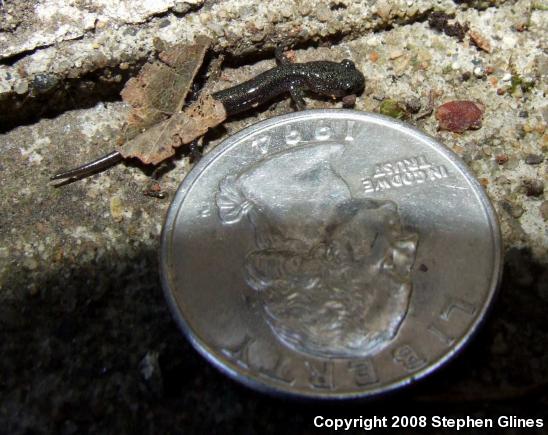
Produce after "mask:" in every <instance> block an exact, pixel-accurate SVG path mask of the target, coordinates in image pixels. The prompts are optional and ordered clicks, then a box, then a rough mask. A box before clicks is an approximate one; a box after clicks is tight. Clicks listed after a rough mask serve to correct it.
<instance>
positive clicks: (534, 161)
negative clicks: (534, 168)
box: [525, 154, 544, 165]
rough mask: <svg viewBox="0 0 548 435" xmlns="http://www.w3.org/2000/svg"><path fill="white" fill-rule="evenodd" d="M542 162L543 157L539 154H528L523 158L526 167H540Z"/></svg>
mask: <svg viewBox="0 0 548 435" xmlns="http://www.w3.org/2000/svg"><path fill="white" fill-rule="evenodd" d="M543 161H544V156H542V155H540V154H528V155H527V157H525V163H527V164H528V165H540V164H541V163H542V162H543Z"/></svg>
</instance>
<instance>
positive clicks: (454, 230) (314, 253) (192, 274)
mask: <svg viewBox="0 0 548 435" xmlns="http://www.w3.org/2000/svg"><path fill="white" fill-rule="evenodd" d="M501 258H502V251H501V239H500V233H499V227H498V222H497V218H496V215H495V213H494V211H493V208H492V206H491V204H490V202H489V200H488V198H487V196H486V195H485V193H484V192H483V190H482V188H481V186H480V185H479V183H478V182H477V181H476V180H475V178H474V176H473V175H472V174H471V173H470V171H469V170H468V169H467V168H466V166H465V165H464V164H463V163H462V162H461V160H460V159H459V158H458V157H457V156H456V155H455V154H453V153H452V152H451V151H450V150H448V149H447V148H445V147H444V146H443V145H441V144H440V143H438V142H436V141H435V140H434V139H432V138H431V137H429V136H427V135H425V134H424V133H422V132H420V131H418V130H416V129H414V128H412V127H410V126H408V125H406V124H404V123H401V122H397V121H394V120H392V119H389V118H386V117H382V116H379V115H373V114H369V113H364V112H359V111H353V110H336V109H334V110H306V111H302V112H295V113H291V114H288V115H284V116H278V117H275V118H271V119H268V120H266V121H263V122H260V123H258V124H256V125H253V126H251V127H248V128H246V129H244V130H242V131H241V132H239V133H238V134H236V135H234V136H232V137H230V138H228V139H226V140H225V141H224V142H223V143H222V144H220V145H219V146H218V147H217V148H215V149H214V150H213V151H212V152H211V153H209V154H208V155H207V156H205V157H204V158H203V159H202V160H201V161H200V162H199V163H198V164H197V165H196V166H195V167H194V168H193V170H192V171H191V172H190V173H189V175H188V176H187V177H186V178H185V180H184V181H183V183H182V184H181V186H180V187H179V190H178V191H177V194H176V195H175V197H174V199H173V202H172V204H171V206H170V209H169V211H168V215H167V218H166V221H165V224H164V229H163V233H162V246H161V271H162V280H163V286H164V290H165V294H166V297H167V300H168V303H169V305H170V307H171V310H172V313H173V315H174V317H175V319H176V321H177V322H178V324H179V326H180V328H181V329H182V331H183V332H184V333H185V334H186V335H187V337H188V339H189V340H190V341H191V342H192V343H193V345H194V346H195V347H196V349H197V350H198V351H199V352H200V353H201V354H203V355H204V356H205V358H207V359H208V360H209V361H210V362H212V363H213V364H214V365H215V366H217V367H218V368H219V369H220V370H222V371H223V372H225V373H226V374H228V375H229V376H231V377H232V378H234V379H236V380H238V381H241V382H243V383H245V384H247V385H249V386H251V387H254V388H256V389H259V390H262V391H268V392H275V393H285V394H289V395H294V396H299V397H303V396H304V397H314V398H351V397H365V396H371V395H374V394H378V393H382V392H386V391H388V390H392V389H395V388H398V387H402V386H404V385H406V384H408V383H410V382H412V381H414V380H416V379H418V378H421V377H423V376H425V375H427V374H428V373H430V372H432V371H433V370H435V369H436V368H438V367H439V366H441V365H442V364H443V363H444V362H446V361H447V360H448V359H449V358H451V357H452V356H453V355H454V354H455V353H456V352H458V351H459V349H461V348H462V347H463V345H464V344H465V343H466V342H467V341H468V340H469V339H470V337H471V335H472V334H473V333H474V331H475V330H476V329H477V328H478V325H479V324H480V322H481V320H482V319H483V318H484V316H485V313H486V310H487V309H488V307H489V305H490V304H491V302H492V300H493V296H494V294H495V291H496V288H497V285H498V282H499V280H500V273H501Z"/></svg>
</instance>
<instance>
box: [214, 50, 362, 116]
mask: <svg viewBox="0 0 548 435" xmlns="http://www.w3.org/2000/svg"><path fill="white" fill-rule="evenodd" d="M364 84H365V79H364V77H363V74H362V73H361V72H360V71H358V70H357V69H356V67H355V65H354V63H353V62H352V61H350V60H348V59H345V60H343V61H342V62H340V63H337V62H329V61H315V62H306V63H285V64H282V65H279V66H277V67H275V68H272V69H270V70H268V71H265V72H264V73H261V74H259V75H258V76H256V77H254V78H252V79H251V80H248V81H246V82H244V83H242V84H240V85H236V86H233V87H232V88H228V89H224V90H222V91H219V92H215V93H214V94H213V95H212V96H213V98H215V99H217V100H219V101H221V102H222V103H223V106H224V107H225V110H226V112H227V114H228V115H234V114H236V113H240V112H243V111H245V110H249V109H251V108H253V107H257V106H258V105H260V104H263V103H266V102H268V101H270V100H272V99H274V98H276V97H278V96H279V95H281V94H286V93H289V94H290V95H291V98H292V99H293V101H294V102H295V104H296V105H297V107H298V108H299V109H300V110H301V109H304V107H305V103H304V100H303V93H304V91H310V92H313V93H314V94H318V95H324V96H330V97H336V98H340V97H344V96H345V95H350V94H358V93H359V92H361V91H362V90H363V87H364Z"/></svg>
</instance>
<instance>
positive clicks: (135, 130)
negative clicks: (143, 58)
mask: <svg viewBox="0 0 548 435" xmlns="http://www.w3.org/2000/svg"><path fill="white" fill-rule="evenodd" d="M210 45H211V40H210V39H209V38H207V37H205V36H199V37H197V38H196V40H195V42H194V43H193V44H191V45H188V44H177V45H175V46H173V47H171V48H169V49H168V50H165V51H163V52H161V53H160V54H159V56H158V57H159V60H157V61H155V62H153V63H148V64H146V65H144V66H143V68H142V69H141V71H140V72H139V75H138V76H137V77H134V78H132V79H130V80H128V82H127V83H126V85H125V87H124V89H123V90H122V92H121V95H122V99H123V100H124V101H125V102H127V103H129V104H130V105H131V106H132V107H133V110H132V111H131V112H130V114H129V117H128V123H127V126H126V128H125V131H124V139H125V140H129V139H132V138H134V137H135V136H136V135H137V134H139V133H141V132H142V131H143V130H146V129H148V128H150V127H152V126H153V125H154V124H157V123H159V122H162V121H164V120H166V119H167V118H169V116H171V115H172V114H173V113H176V112H179V111H180V110H181V108H182V107H183V104H184V102H185V98H186V96H187V94H188V91H189V90H190V87H191V86H192V82H193V80H194V77H195V75H196V73H197V71H198V69H199V68H200V66H201V65H202V63H203V60H204V56H205V53H206V52H207V49H208V48H209V46H210Z"/></svg>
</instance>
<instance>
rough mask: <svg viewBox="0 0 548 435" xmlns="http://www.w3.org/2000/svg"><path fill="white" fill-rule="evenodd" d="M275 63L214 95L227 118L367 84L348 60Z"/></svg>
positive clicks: (103, 162) (91, 166)
mask: <svg viewBox="0 0 548 435" xmlns="http://www.w3.org/2000/svg"><path fill="white" fill-rule="evenodd" d="M276 60H277V63H278V65H277V66H276V67H274V68H272V69H269V70H267V71H265V72H263V73H261V74H258V75H257V76H255V77H254V78H252V79H250V80H248V81H246V82H243V83H241V84H239V85H236V86H233V87H230V88H227V89H223V90H221V91H218V92H214V93H213V94H211V96H212V97H213V98H214V99H216V100H217V101H220V102H221V103H222V105H223V107H224V108H225V110H226V114H227V116H231V115H235V114H238V113H241V112H244V111H246V110H250V109H253V108H255V107H257V106H259V105H262V104H264V103H267V102H269V101H271V100H273V99H274V98H276V97H278V96H280V95H283V94H287V93H289V95H290V96H291V98H292V100H293V101H294V103H295V105H296V106H297V108H298V109H299V110H302V109H304V108H305V101H304V98H303V95H304V92H305V91H309V92H312V93H314V94H317V95H322V96H329V97H333V98H341V97H344V96H347V95H357V94H359V93H360V92H361V91H362V90H363V88H364V85H365V78H364V76H363V74H362V73H361V72H360V71H359V70H358V69H357V68H356V66H355V65H354V63H353V62H352V61H351V60H348V59H345V60H343V61H341V62H331V61H312V62H305V63H290V62H289V61H287V60H286V59H285V58H284V57H283V54H281V52H280V51H277V52H276ZM122 160H123V156H122V155H121V154H120V152H119V151H113V152H111V153H109V154H106V155H104V156H102V157H100V158H98V159H96V160H94V161H92V162H89V163H86V164H84V165H82V166H79V167H77V168H75V169H71V170H68V171H63V172H59V173H57V174H55V175H54V176H53V177H51V180H65V181H64V182H63V183H61V184H65V182H71V181H74V180H77V179H80V178H83V177H86V176H88V175H91V174H94V173H96V172H100V171H102V170H104V169H106V168H108V167H110V166H113V165H115V164H116V163H118V162H120V161H122Z"/></svg>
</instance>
